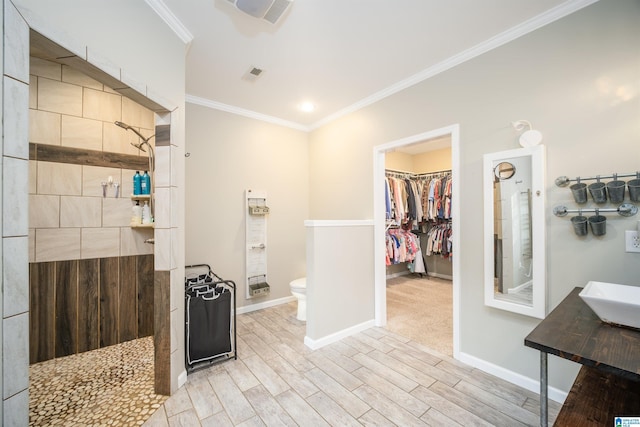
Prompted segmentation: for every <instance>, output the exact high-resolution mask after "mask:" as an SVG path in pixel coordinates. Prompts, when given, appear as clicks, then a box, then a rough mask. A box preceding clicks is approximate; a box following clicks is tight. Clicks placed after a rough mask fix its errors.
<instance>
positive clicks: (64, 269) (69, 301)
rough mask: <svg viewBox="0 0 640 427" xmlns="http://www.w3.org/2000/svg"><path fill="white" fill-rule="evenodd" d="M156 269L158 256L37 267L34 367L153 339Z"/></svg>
mask: <svg viewBox="0 0 640 427" xmlns="http://www.w3.org/2000/svg"><path fill="white" fill-rule="evenodd" d="M153 266H154V259H153V255H135V256H125V257H111V258H93V259H82V260H69V261H52V262H39V263H31V264H30V265H29V286H30V297H29V305H30V306H29V315H30V318H31V321H30V322H29V359H30V363H37V362H42V361H45V360H49V359H53V358H55V357H62V356H68V355H71V354H76V353H82V352H85V351H89V350H95V349H97V348H102V347H106V346H109V345H113V344H118V343H121V342H125V341H129V340H132V339H136V338H142V337H146V336H149V335H153V333H154V329H153V328H154V325H153V316H154V305H153V301H154V292H155V289H154V286H153V283H154V282H153V281H154V270H153ZM166 309H167V313H168V312H169V307H168V305H167V306H166ZM168 318H169V316H167V319H168ZM167 366H169V365H167ZM167 378H169V377H168V376H167Z"/></svg>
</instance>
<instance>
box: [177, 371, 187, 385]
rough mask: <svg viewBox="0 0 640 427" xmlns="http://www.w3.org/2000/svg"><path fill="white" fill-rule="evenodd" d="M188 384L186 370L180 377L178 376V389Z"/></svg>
mask: <svg viewBox="0 0 640 427" xmlns="http://www.w3.org/2000/svg"><path fill="white" fill-rule="evenodd" d="M186 383H187V371H186V370H185V371H182V372H180V375H178V388H180V387H182V386H183V385H185V384H186Z"/></svg>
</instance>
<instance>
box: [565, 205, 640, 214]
mask: <svg viewBox="0 0 640 427" xmlns="http://www.w3.org/2000/svg"><path fill="white" fill-rule="evenodd" d="M583 212H594V213H595V214H596V215H600V213H601V212H602V213H606V212H616V213H618V214H619V215H621V216H626V217H629V216H634V215H636V214H637V213H638V207H637V206H636V205H634V204H632V203H623V204H621V205H620V206H618V207H617V208H610V209H601V208H593V209H567V207H566V206H563V205H559V206H556V207H554V208H553V214H554V215H555V216H560V217H563V216H567V214H570V213H577V214H578V215H581V216H582V213H583Z"/></svg>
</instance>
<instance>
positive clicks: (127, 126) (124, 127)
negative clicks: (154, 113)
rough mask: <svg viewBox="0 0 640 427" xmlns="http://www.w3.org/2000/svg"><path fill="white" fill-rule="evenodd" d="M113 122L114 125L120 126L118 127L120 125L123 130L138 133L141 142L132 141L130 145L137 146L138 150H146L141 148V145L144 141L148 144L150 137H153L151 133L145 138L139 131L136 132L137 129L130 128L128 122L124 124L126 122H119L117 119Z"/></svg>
mask: <svg viewBox="0 0 640 427" xmlns="http://www.w3.org/2000/svg"><path fill="white" fill-rule="evenodd" d="M114 123H115V125H116V126H120V127H121V128H122V129H124V130H130V131H131V132H133V133H135V134H136V135H138V136H139V137H140V138H141V139H142V142H141V143H139V144H134V143H133V142H132V143H131V145H133V146H134V147H136V148H137V149H138V150H140V151H144V152H145V153H146V152H147V150H145V149H144V148H142V145H143V144H145V143H146V144H149V140H150V139H151V138H153V135H151V136H150V137H148V138H145V137H144V136H143V135H142V134H141V133H140V132H138V131H137V130H135V129H134V128H132V127H131V126H129V125H128V124H126V123H123V122H119V121H115V122H114Z"/></svg>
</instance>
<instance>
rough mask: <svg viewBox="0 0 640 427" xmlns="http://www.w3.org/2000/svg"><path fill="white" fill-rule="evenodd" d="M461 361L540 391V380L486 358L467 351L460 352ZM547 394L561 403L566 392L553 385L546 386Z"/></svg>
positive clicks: (516, 383) (521, 385) (535, 391)
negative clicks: (479, 357)
mask: <svg viewBox="0 0 640 427" xmlns="http://www.w3.org/2000/svg"><path fill="white" fill-rule="evenodd" d="M458 360H460V361H461V362H463V363H466V364H467V365H470V366H473V367H474V368H478V369H480V370H481V371H484V372H486V373H488V374H491V375H493V376H496V377H498V378H500V379H503V380H505V381H509V382H510V383H512V384H515V385H517V386H519V387H522V388H524V389H527V390H529V391H532V392H534V393H538V394H539V393H540V382H539V381H536V380H533V379H531V378H529V377H525V376H524V375H521V374H518V373H516V372H513V371H510V370H508V369H505V368H503V367H501V366H498V365H494V364H493V363H490V362H487V361H486V360H482V359H478V358H477V357H475V356H471V355H470V354H467V353H462V352H461V353H460V354H459V359H458ZM548 390H549V391H548V392H549V394H548V396H549V399H551V400H554V401H556V402H558V403H563V402H564V401H565V399H566V398H567V394H568V393H567V392H566V391H562V390H560V389H558V388H555V387H549V388H548Z"/></svg>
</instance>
